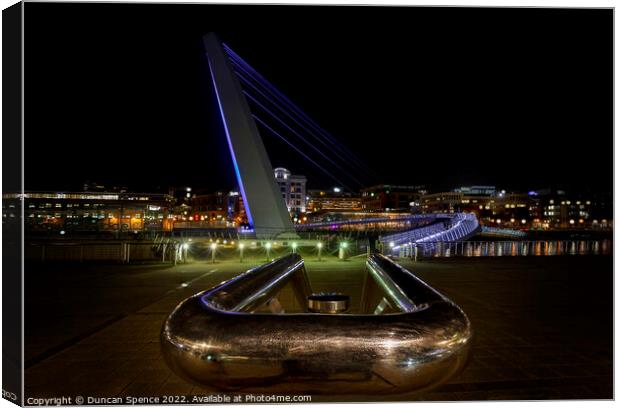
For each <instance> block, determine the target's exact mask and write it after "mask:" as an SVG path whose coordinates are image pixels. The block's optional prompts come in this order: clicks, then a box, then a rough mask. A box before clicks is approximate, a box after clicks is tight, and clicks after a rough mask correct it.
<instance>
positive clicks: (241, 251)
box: [239, 242, 245, 262]
mask: <svg viewBox="0 0 620 408" xmlns="http://www.w3.org/2000/svg"><path fill="white" fill-rule="evenodd" d="M244 247H245V245H243V242H240V243H239V262H243V248H244Z"/></svg>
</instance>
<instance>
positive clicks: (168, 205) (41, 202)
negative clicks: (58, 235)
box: [2, 191, 173, 234]
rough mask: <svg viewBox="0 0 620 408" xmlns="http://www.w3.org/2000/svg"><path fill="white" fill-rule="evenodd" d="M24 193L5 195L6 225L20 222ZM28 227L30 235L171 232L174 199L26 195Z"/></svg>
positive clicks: (99, 194)
mask: <svg viewBox="0 0 620 408" xmlns="http://www.w3.org/2000/svg"><path fill="white" fill-rule="evenodd" d="M21 199H22V195H21V194H17V193H7V194H3V195H2V207H3V222H5V223H7V222H8V223H10V222H14V221H15V222H16V221H18V220H19V216H20V211H21V210H20V200H21ZM23 201H24V215H25V227H26V229H27V230H28V231H30V232H36V231H50V232H54V231H58V232H60V231H63V234H68V233H70V232H118V231H119V229H120V231H144V230H170V229H171V217H172V215H171V210H172V206H173V197H172V196H170V195H168V194H151V193H117V192H99V191H97V192H26V193H25V194H23Z"/></svg>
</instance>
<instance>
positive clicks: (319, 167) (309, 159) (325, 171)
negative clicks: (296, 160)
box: [252, 114, 351, 190]
mask: <svg viewBox="0 0 620 408" xmlns="http://www.w3.org/2000/svg"><path fill="white" fill-rule="evenodd" d="M252 117H253V118H254V120H255V121H256V122H257V123H258V124H259V125H261V126H262V127H263V128H265V129H267V130H268V131H270V132H271V133H272V134H273V135H275V136H277V137H278V138H280V139H281V140H282V141H284V142H285V143H286V144H288V145H289V146H290V147H292V148H293V149H294V150H295V151H296V152H297V153H299V154H300V155H302V156H303V157H304V158H305V159H306V160H308V161H310V162H311V163H312V164H314V165H315V166H316V167H317V168H318V169H319V170H321V171H322V172H323V173H325V174H326V175H327V176H329V177H330V178H332V179H333V180H335V181H336V182H338V183H339V184H341V185H342V186H344V187H345V188H347V189H349V190H351V189H350V188H349V187H347V185H346V184H345V183H343V182H342V181H340V180H339V179H338V178H337V177H336V176H334V175H333V174H331V173H330V172H328V171H327V170H325V169H324V168H323V167H322V166H321V165H320V164H319V163H317V162H316V161H314V160H312V159H311V158H310V157H309V156H308V155H307V154H305V153H304V152H303V151H301V150H300V149H298V148H297V147H296V146H295V145H294V144H292V143H291V142H289V141H288V140H287V139H286V138H285V137H284V136H282V135H281V134H280V133H278V132H277V131H275V130H274V129H273V128H272V127H271V126H269V125H268V124H266V123H265V122H264V121H263V120H262V119H260V118H259V117H258V116H256V115H255V114H252Z"/></svg>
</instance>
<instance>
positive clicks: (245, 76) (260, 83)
mask: <svg viewBox="0 0 620 408" xmlns="http://www.w3.org/2000/svg"><path fill="white" fill-rule="evenodd" d="M224 49H225V50H226V52H227V53H228V55H229V57H230V59H231V62H232V63H233V66H234V67H235V72H236V73H237V75H238V76H239V78H240V80H241V81H243V82H244V83H245V84H246V85H249V86H250V87H251V88H253V89H254V91H257V92H259V94H260V95H261V96H262V97H263V98H265V100H267V101H269V103H270V104H272V105H274V106H276V107H277V108H278V110H280V111H282V112H283V113H285V114H286V115H287V116H288V117H289V118H291V119H294V117H297V118H298V119H299V120H296V119H294V122H295V123H296V124H297V125H298V126H300V127H301V128H302V129H304V130H305V131H306V132H307V133H308V134H309V135H311V136H312V137H314V138H315V139H317V140H318V141H320V143H321V144H323V145H324V146H326V147H328V146H329V147H330V148H334V149H336V150H338V151H339V152H340V153H341V154H342V155H343V156H346V157H347V158H348V159H349V161H348V163H349V164H351V165H352V166H353V165H354V166H355V167H356V171H360V172H363V173H365V174H367V175H368V176H370V177H372V178H373V179H378V177H377V176H376V174H375V173H374V172H373V171H372V170H371V169H370V168H368V166H366V165H365V164H364V163H363V162H362V161H361V160H360V159H359V158H357V157H356V156H355V155H354V154H353V153H352V152H351V151H349V150H348V149H347V148H346V147H344V146H343V145H342V144H341V143H340V142H339V141H338V140H337V139H336V138H334V137H333V136H331V135H330V134H329V133H328V132H327V131H325V130H324V129H322V128H321V127H320V126H319V125H318V124H316V122H314V121H313V120H312V119H311V118H310V117H309V116H308V115H307V114H305V113H304V112H303V111H302V110H301V109H300V108H299V107H298V106H297V105H295V104H294V103H293V102H292V101H291V100H290V99H288V98H287V97H286V96H285V95H284V94H283V93H282V92H280V91H279V90H278V89H277V88H276V87H275V86H273V85H272V84H271V83H269V81H267V80H266V79H265V78H264V77H263V76H262V75H261V74H260V73H258V71H256V70H255V69H254V68H252V67H251V66H250V65H249V64H248V63H247V62H245V61H244V60H243V59H242V58H241V57H239V56H238V55H237V54H236V53H235V52H234V51H232V50H231V49H230V48H229V47H227V46H225V45H224ZM252 82H253V83H254V84H253V83H252ZM258 87H260V88H261V89H262V91H260V90H259V89H258ZM263 91H264V92H263ZM267 93H269V95H271V96H272V97H268V96H267V95H266V94H267ZM274 98H275V99H276V101H277V102H276V101H274ZM301 121H303V122H304V123H305V124H306V125H302V124H301V123H300V122H301ZM309 127H310V128H312V129H314V131H310V129H309Z"/></svg>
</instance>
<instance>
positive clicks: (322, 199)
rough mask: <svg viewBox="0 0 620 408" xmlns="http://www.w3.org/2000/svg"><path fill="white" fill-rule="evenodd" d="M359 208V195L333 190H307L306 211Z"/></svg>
mask: <svg viewBox="0 0 620 408" xmlns="http://www.w3.org/2000/svg"><path fill="white" fill-rule="evenodd" d="M361 210H362V197H361V196H360V195H355V194H352V193H348V192H343V191H334V190H308V204H307V211H308V212H318V211H361Z"/></svg>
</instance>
